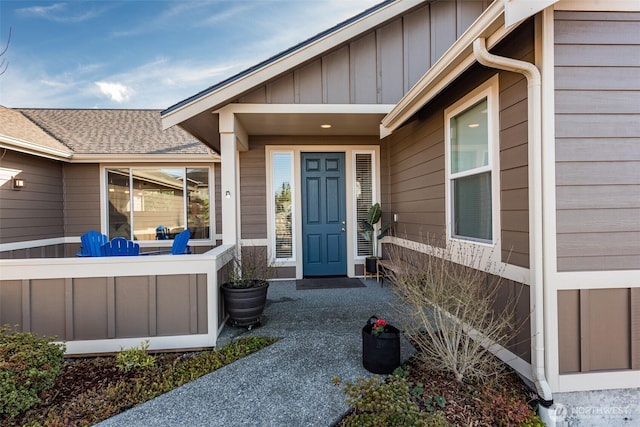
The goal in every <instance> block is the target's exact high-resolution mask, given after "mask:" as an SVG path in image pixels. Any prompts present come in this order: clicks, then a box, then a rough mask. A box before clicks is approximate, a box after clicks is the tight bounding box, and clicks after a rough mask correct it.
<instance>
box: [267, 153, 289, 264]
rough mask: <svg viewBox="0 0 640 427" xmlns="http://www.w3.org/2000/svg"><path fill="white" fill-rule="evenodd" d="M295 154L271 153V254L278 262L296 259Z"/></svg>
mask: <svg viewBox="0 0 640 427" xmlns="http://www.w3.org/2000/svg"><path fill="white" fill-rule="evenodd" d="M292 184H293V153H292V152H275V151H274V152H271V194H270V199H271V203H270V209H271V218H272V219H271V230H272V236H273V242H272V248H271V253H272V254H273V257H274V258H275V259H276V260H293V259H294V254H295V250H294V243H295V242H294V239H293V235H294V233H293V218H294V215H293V208H294V206H293V185H292Z"/></svg>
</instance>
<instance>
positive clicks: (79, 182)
mask: <svg viewBox="0 0 640 427" xmlns="http://www.w3.org/2000/svg"><path fill="white" fill-rule="evenodd" d="M64 188H65V206H64V209H65V235H67V236H81V235H82V234H84V233H86V232H87V231H89V230H98V231H99V230H101V225H100V223H101V222H100V166H99V165H98V164H67V165H65V166H64Z"/></svg>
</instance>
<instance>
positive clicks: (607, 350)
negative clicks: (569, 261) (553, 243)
mask: <svg viewBox="0 0 640 427" xmlns="http://www.w3.org/2000/svg"><path fill="white" fill-rule="evenodd" d="M558 313H559V319H558V326H559V329H558V338H559V352H560V354H559V356H560V373H561V374H562V373H565V374H566V373H571V372H594V371H606V370H621V369H640V364H639V363H638V361H639V360H640V333H639V328H638V326H639V325H640V298H638V292H637V289H629V288H618V289H581V290H569V291H559V292H558Z"/></svg>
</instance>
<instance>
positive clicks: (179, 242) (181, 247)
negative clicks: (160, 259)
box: [140, 230, 191, 255]
mask: <svg viewBox="0 0 640 427" xmlns="http://www.w3.org/2000/svg"><path fill="white" fill-rule="evenodd" d="M190 238H191V232H190V231H189V230H184V231H181V232H180V233H178V234H176V237H174V238H173V244H172V245H171V249H170V250H162V251H151V252H141V253H140V255H161V254H171V255H182V254H190V253H191V248H190V247H189V245H188V243H189V239H190Z"/></svg>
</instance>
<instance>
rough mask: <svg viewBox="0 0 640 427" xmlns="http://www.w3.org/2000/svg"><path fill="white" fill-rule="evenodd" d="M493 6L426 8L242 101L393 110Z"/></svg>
mask: <svg viewBox="0 0 640 427" xmlns="http://www.w3.org/2000/svg"><path fill="white" fill-rule="evenodd" d="M490 3H491V1H488V0H450V1H449V0H448V1H434V2H427V3H426V4H425V5H422V6H420V7H418V8H416V9H413V10H411V11H409V12H407V13H406V14H405V15H403V16H400V17H397V18H394V19H392V20H391V21H389V22H386V23H384V24H383V25H381V26H380V27H379V28H375V29H372V30H371V31H370V32H369V33H367V34H364V35H361V36H358V38H357V39H354V40H351V41H349V42H347V43H346V44H345V45H342V46H338V47H337V48H336V49H335V50H333V51H331V52H327V53H326V54H324V55H322V56H321V57H318V58H316V59H315V60H313V61H311V62H309V63H306V64H304V65H302V66H300V67H298V68H296V69H295V70H293V71H291V72H288V73H286V74H285V75H284V76H278V77H277V78H275V79H274V80H272V81H271V82H269V83H267V84H266V85H264V86H261V87H258V88H256V89H254V90H253V91H251V92H249V93H247V94H244V95H242V96H241V97H239V98H238V101H240V102H249V103H291V102H294V103H302V104H306V103H334V104H343V103H352V104H375V103H382V104H394V103H396V102H398V101H399V100H400V98H402V96H403V95H404V94H405V93H406V92H407V91H408V90H409V89H410V88H411V87H412V86H413V85H414V84H415V83H416V82H417V81H418V79H419V78H420V77H421V76H422V75H423V74H424V73H425V72H426V71H427V70H428V69H429V67H430V66H431V65H433V64H434V63H435V62H436V61H437V60H438V59H439V58H440V56H442V54H443V53H444V52H445V51H446V50H447V49H448V48H449V47H450V46H451V45H452V44H453V42H455V40H456V38H457V37H459V36H460V35H461V34H462V33H463V32H464V31H465V30H466V29H467V28H468V27H469V25H471V23H472V22H473V21H474V20H475V19H476V18H477V17H478V16H479V15H480V14H481V13H482V11H483V10H484V9H486V8H487V6H488V5H489V4H490Z"/></svg>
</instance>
